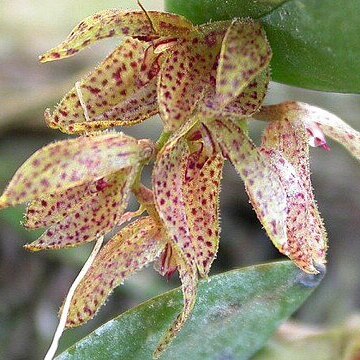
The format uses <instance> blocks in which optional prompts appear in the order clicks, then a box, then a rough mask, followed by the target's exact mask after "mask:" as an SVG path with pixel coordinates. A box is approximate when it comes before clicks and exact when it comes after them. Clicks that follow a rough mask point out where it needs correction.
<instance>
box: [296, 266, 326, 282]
mask: <svg viewBox="0 0 360 360" xmlns="http://www.w3.org/2000/svg"><path fill="white" fill-rule="evenodd" d="M314 270H315V271H316V272H314V273H313V274H309V273H306V272H304V271H302V272H301V273H300V274H299V276H298V278H297V279H296V282H297V283H298V284H300V285H303V286H305V287H307V288H316V287H317V286H318V285H319V284H320V282H321V280H322V279H323V278H324V276H325V274H326V266H325V264H315V265H314Z"/></svg>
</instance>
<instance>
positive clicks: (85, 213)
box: [25, 167, 137, 251]
mask: <svg viewBox="0 0 360 360" xmlns="http://www.w3.org/2000/svg"><path fill="white" fill-rule="evenodd" d="M136 172H137V168H136V167H135V168H131V167H129V168H126V169H123V170H120V171H118V172H117V173H115V174H112V175H110V176H109V177H108V178H106V180H105V183H106V184H104V187H103V188H102V189H101V190H99V191H98V192H97V193H95V194H94V195H93V196H91V197H88V198H85V200H84V201H83V202H82V203H81V204H80V206H79V207H78V208H77V209H75V211H74V212H72V213H70V214H69V215H68V216H67V217H65V218H64V219H63V220H62V221H60V222H59V223H57V224H55V225H53V226H52V227H51V228H49V229H48V230H47V231H45V233H44V234H43V235H42V236H41V237H40V238H39V239H37V240H36V241H34V242H32V243H31V244H27V245H25V248H26V249H27V250H30V251H39V250H48V249H61V248H67V247H74V246H78V245H81V244H83V243H85V242H90V241H93V240H95V239H96V238H97V237H99V236H103V235H105V234H107V233H108V232H109V231H111V230H112V229H113V228H114V227H115V226H116V225H117V224H118V222H119V221H120V219H121V217H122V215H123V213H124V211H125V208H126V206H127V203H128V199H129V193H130V188H131V185H132V184H133V181H134V178H135V174H136Z"/></svg>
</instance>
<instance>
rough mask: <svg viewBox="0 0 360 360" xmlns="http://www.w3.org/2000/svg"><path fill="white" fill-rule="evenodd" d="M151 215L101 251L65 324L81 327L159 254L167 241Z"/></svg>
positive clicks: (132, 226) (75, 295) (81, 286)
mask: <svg viewBox="0 0 360 360" xmlns="http://www.w3.org/2000/svg"><path fill="white" fill-rule="evenodd" d="M160 230H161V228H160V227H159V225H158V224H157V223H156V222H155V221H154V220H153V219H152V218H150V217H144V218H142V219H140V220H138V221H135V222H134V223H132V224H130V225H128V226H126V227H125V228H124V229H122V230H121V231H120V232H119V233H118V234H117V235H116V236H115V237H113V238H112V239H111V240H109V242H108V243H107V244H106V245H105V246H104V247H103V248H102V249H101V250H100V253H99V254H98V256H97V257H96V259H95V261H94V263H93V264H92V266H91V268H90V269H89V271H88V273H87V275H86V277H85V278H84V279H83V280H82V282H81V284H80V285H79V287H78V288H77V289H76V292H75V294H74V297H73V299H72V302H71V306H70V312H69V316H68V319H67V323H66V326H67V327H74V326H79V325H81V324H83V323H85V322H87V321H88V320H90V319H92V318H93V317H94V316H95V313H96V312H97V311H98V309H99V308H100V307H101V305H103V304H104V302H105V301H106V299H107V297H108V296H109V295H110V293H111V292H112V290H113V289H114V288H115V287H117V286H119V285H120V284H122V283H123V282H124V281H125V280H126V279H128V278H129V277H130V276H131V275H132V274H133V273H134V272H136V271H138V270H140V269H141V268H143V267H144V266H145V265H147V264H148V263H150V262H152V261H154V260H155V258H156V257H157V256H159V254H160V252H161V250H162V249H163V248H164V246H165V243H163V242H162V241H161V238H160V237H159V236H160Z"/></svg>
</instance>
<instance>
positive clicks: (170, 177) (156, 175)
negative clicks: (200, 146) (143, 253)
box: [153, 138, 195, 262]
mask: <svg viewBox="0 0 360 360" xmlns="http://www.w3.org/2000/svg"><path fill="white" fill-rule="evenodd" d="M188 155H189V151H188V147H187V144H186V141H185V139H183V138H180V139H179V140H178V141H176V142H174V143H173V144H172V145H170V146H165V147H164V148H163V149H162V151H160V153H159V154H158V157H157V159H156V163H155V166H154V170H153V189H154V199H155V206H156V209H157V211H158V213H159V217H160V219H161V220H162V222H163V224H164V228H165V229H166V231H167V233H168V234H169V238H170V240H171V241H172V242H173V244H174V246H175V247H177V251H179V252H182V253H183V254H185V257H186V258H187V259H188V261H189V262H190V261H193V259H194V255H195V254H194V247H193V242H192V237H191V233H190V230H189V226H188V220H187V214H186V198H185V197H184V194H183V183H184V179H185V170H186V159H187V156H188Z"/></svg>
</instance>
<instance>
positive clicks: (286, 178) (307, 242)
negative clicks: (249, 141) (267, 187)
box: [262, 148, 323, 274]
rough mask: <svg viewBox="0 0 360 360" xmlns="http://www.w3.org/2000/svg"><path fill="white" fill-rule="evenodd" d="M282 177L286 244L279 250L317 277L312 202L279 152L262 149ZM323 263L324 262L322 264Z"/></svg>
mask: <svg viewBox="0 0 360 360" xmlns="http://www.w3.org/2000/svg"><path fill="white" fill-rule="evenodd" d="M262 154H263V155H265V156H266V157H267V158H268V161H269V163H271V164H272V166H273V169H274V171H275V172H276V173H277V174H278V175H279V178H280V181H281V184H282V186H283V188H284V190H285V192H286V195H287V206H288V207H287V242H286V243H284V244H283V245H282V247H281V248H279V250H280V251H281V252H282V253H283V254H285V255H287V256H288V257H289V258H290V259H292V260H293V261H294V262H295V263H296V264H297V266H299V267H300V268H301V269H302V270H304V271H306V272H308V273H313V274H314V273H317V272H318V271H317V270H316V267H315V266H314V265H315V264H314V260H315V256H314V255H315V254H316V249H317V248H318V246H317V243H316V241H315V239H314V234H313V230H314V220H315V219H314V218H313V217H311V216H310V212H309V208H310V198H309V196H308V194H307V192H306V189H305V187H304V186H303V181H302V179H301V177H300V176H299V174H298V173H297V172H296V170H295V168H294V166H292V165H291V164H290V163H289V162H288V161H287V160H286V159H285V158H284V157H283V156H282V154H281V153H280V152H279V151H276V150H272V149H266V148H263V149H262ZM322 263H323V262H322Z"/></svg>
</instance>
